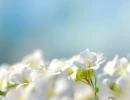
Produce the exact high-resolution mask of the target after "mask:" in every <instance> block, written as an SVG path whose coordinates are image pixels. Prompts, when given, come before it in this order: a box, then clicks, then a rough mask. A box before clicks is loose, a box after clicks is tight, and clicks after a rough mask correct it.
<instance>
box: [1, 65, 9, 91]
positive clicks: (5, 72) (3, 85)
mask: <svg viewBox="0 0 130 100" xmlns="http://www.w3.org/2000/svg"><path fill="white" fill-rule="evenodd" d="M9 75H10V72H9V71H8V68H6V67H0V91H2V92H5V91H6V90H7V88H8V82H9V77H8V76H9Z"/></svg>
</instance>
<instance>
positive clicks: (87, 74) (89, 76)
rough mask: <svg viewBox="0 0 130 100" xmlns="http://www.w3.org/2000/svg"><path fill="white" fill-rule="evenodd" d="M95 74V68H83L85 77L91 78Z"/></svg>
mask: <svg viewBox="0 0 130 100" xmlns="http://www.w3.org/2000/svg"><path fill="white" fill-rule="evenodd" d="M93 75H94V70H93V69H89V70H82V76H83V78H84V79H86V78H87V79H91V78H92V77H93Z"/></svg>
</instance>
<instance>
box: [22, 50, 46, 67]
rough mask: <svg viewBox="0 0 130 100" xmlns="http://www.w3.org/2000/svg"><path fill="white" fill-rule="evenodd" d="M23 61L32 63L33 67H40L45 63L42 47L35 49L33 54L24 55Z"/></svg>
mask: <svg viewBox="0 0 130 100" xmlns="http://www.w3.org/2000/svg"><path fill="white" fill-rule="evenodd" d="M22 62H23V63H26V64H31V66H32V67H33V68H39V67H41V65H44V62H45V61H44V59H43V53H42V51H41V50H40V49H37V50H35V51H34V52H33V53H32V54H30V55H27V56H26V57H24V59H23V61H22Z"/></svg>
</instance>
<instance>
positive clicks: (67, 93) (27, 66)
mask: <svg viewBox="0 0 130 100" xmlns="http://www.w3.org/2000/svg"><path fill="white" fill-rule="evenodd" d="M105 60H106V58H105V57H104V56H103V53H95V52H90V51H89V49H86V50H85V51H83V52H81V53H79V54H78V55H75V56H74V57H72V58H70V59H67V60H65V59H64V60H63V59H61V60H58V59H54V60H52V61H51V62H45V61H44V59H43V57H42V52H41V51H40V50H36V51H35V52H34V53H33V54H31V55H28V56H26V57H25V58H24V59H23V60H22V61H20V62H18V63H16V64H14V65H7V64H2V65H1V66H0V100H130V97H129V91H130V78H129V76H130V63H129V61H128V59H127V58H121V59H119V58H118V56H115V58H114V59H113V60H112V61H109V62H107V63H106V65H105V66H104V67H102V68H103V72H101V73H99V71H98V69H99V67H100V65H101V64H102V63H103V62H105ZM76 82H77V83H76ZM102 83H103V84H102ZM99 90H100V91H99Z"/></svg>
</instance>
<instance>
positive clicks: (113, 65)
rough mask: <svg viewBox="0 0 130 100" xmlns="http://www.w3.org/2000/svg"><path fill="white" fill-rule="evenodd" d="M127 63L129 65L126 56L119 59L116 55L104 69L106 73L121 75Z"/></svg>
mask: <svg viewBox="0 0 130 100" xmlns="http://www.w3.org/2000/svg"><path fill="white" fill-rule="evenodd" d="M127 65H128V60H127V59H126V58H121V59H119V58H118V56H115V57H114V59H113V60H112V61H109V62H108V63H107V64H106V65H105V67H104V68H103V71H104V73H105V74H108V75H110V76H113V75H118V76H121V75H123V74H124V72H125V70H126V68H127Z"/></svg>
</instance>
